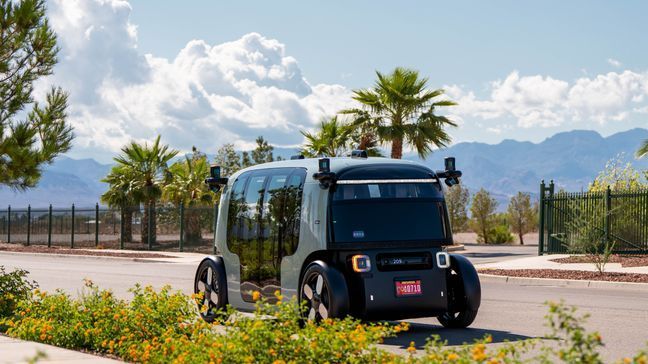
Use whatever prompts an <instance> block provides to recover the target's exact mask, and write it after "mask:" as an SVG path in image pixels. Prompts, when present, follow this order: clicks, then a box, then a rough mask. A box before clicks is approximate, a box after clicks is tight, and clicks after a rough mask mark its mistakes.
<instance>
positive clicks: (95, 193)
mask: <svg viewBox="0 0 648 364" xmlns="http://www.w3.org/2000/svg"><path fill="white" fill-rule="evenodd" d="M645 139H648V130H647V129H632V130H628V131H625V132H621V133H617V134H614V135H611V136H609V137H607V138H603V137H602V136H601V135H600V134H598V133H597V132H594V131H584V130H574V131H570V132H564V133H559V134H556V135H554V136H552V137H550V138H547V139H546V140H544V141H542V142H540V143H530V142H519V141H515V140H504V141H502V142H501V143H499V144H485V143H458V144H456V145H453V146H452V147H450V148H447V149H444V150H439V151H436V152H434V153H433V154H432V155H431V156H430V157H429V158H428V159H427V160H425V161H422V163H424V164H425V165H428V166H430V167H431V168H432V169H442V168H443V158H445V157H447V156H453V157H456V158H457V167H458V168H459V169H460V170H461V171H462V172H463V174H464V177H463V179H462V183H464V184H465V185H466V186H468V188H469V189H470V190H471V191H473V192H474V191H476V190H477V189H479V188H481V187H484V188H486V189H487V190H489V191H491V192H492V193H494V194H495V196H496V198H497V199H498V201H499V202H500V209H503V208H505V206H506V204H507V203H508V199H509V198H510V196H512V195H513V194H515V193H517V192H518V191H525V192H531V193H532V194H534V196H537V193H538V189H539V184H540V180H542V179H545V180H546V181H549V180H551V179H553V180H555V181H556V184H557V186H558V188H564V189H566V190H568V191H580V190H581V189H586V188H587V186H588V184H589V183H590V182H591V181H592V179H594V177H596V175H597V174H598V172H599V171H600V170H601V169H603V167H604V166H605V163H606V162H607V161H608V160H609V159H611V158H613V157H615V156H616V155H619V154H620V153H625V158H626V160H628V161H630V162H632V163H633V164H634V165H635V167H636V168H639V169H648V158H644V159H643V160H640V161H638V160H635V159H634V157H633V156H634V152H635V151H636V150H637V149H638V147H639V144H640V143H641V141H643V140H645ZM295 154H297V151H296V150H294V149H290V148H276V150H275V155H280V156H282V157H284V158H289V157H290V156H291V155H295ZM212 158H213V156H212ZM405 158H407V159H413V160H418V158H417V157H416V156H415V155H412V154H409V155H406V156H405ZM110 167H111V166H110V165H108V164H101V163H98V162H96V161H95V160H93V159H71V158H67V157H61V158H59V159H57V160H56V162H55V163H54V164H53V165H51V166H48V167H47V168H46V169H45V172H44V174H43V178H42V180H41V182H40V184H39V185H38V187H37V188H34V189H32V190H29V191H27V192H22V193H21V192H14V191H11V190H9V189H7V188H0V209H4V208H5V206H6V205H9V204H10V205H12V206H14V207H26V206H27V204H31V205H32V206H33V207H46V206H47V205H48V204H49V203H51V204H53V205H54V206H60V207H64V206H70V205H71V204H72V203H75V204H76V205H77V206H79V207H87V206H94V204H95V203H96V202H97V201H98V200H99V196H100V195H101V193H102V192H104V191H105V189H106V186H105V184H104V183H102V182H100V180H101V178H103V177H104V176H106V174H107V173H108V171H109V170H110Z"/></svg>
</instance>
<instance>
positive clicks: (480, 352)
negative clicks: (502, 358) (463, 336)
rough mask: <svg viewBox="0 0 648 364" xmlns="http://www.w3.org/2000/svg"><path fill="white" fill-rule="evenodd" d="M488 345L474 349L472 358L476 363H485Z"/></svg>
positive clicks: (479, 345) (478, 345) (477, 346)
mask: <svg viewBox="0 0 648 364" xmlns="http://www.w3.org/2000/svg"><path fill="white" fill-rule="evenodd" d="M485 351H486V345H484V344H477V345H475V347H473V348H472V357H473V359H474V360H476V361H483V360H485V359H486V353H485Z"/></svg>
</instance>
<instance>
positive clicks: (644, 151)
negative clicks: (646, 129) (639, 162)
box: [637, 139, 648, 158]
mask: <svg viewBox="0 0 648 364" xmlns="http://www.w3.org/2000/svg"><path fill="white" fill-rule="evenodd" d="M645 156H648V139H646V140H644V142H643V144H642V145H641V148H639V150H637V158H641V157H645Z"/></svg>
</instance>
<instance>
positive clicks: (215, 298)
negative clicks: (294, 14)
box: [194, 257, 227, 322]
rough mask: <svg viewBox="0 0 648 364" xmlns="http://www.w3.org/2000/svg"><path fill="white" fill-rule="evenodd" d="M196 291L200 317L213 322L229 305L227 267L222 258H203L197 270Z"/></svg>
mask: <svg viewBox="0 0 648 364" xmlns="http://www.w3.org/2000/svg"><path fill="white" fill-rule="evenodd" d="M194 293H195V294H196V295H197V297H196V303H197V304H198V310H199V311H200V317H202V319H203V320H205V321H207V322H213V321H214V320H215V319H216V318H217V317H218V315H219V314H220V313H222V309H224V308H225V306H227V283H226V278H225V268H224V266H223V261H222V260H221V259H220V258H218V257H217V258H216V259H205V260H203V261H202V262H201V263H200V265H199V266H198V269H197V270H196V278H195V279H194Z"/></svg>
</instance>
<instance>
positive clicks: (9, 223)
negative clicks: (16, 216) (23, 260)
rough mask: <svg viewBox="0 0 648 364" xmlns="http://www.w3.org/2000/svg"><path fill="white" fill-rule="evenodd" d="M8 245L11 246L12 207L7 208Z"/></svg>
mask: <svg viewBox="0 0 648 364" xmlns="http://www.w3.org/2000/svg"><path fill="white" fill-rule="evenodd" d="M7 244H11V205H9V206H7Z"/></svg>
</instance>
